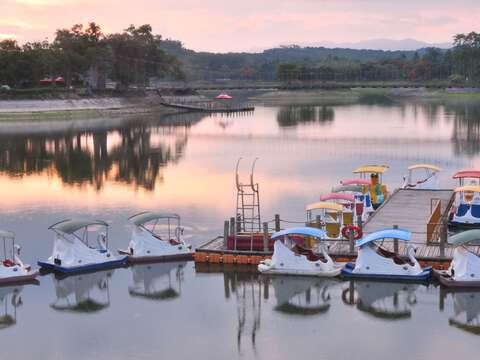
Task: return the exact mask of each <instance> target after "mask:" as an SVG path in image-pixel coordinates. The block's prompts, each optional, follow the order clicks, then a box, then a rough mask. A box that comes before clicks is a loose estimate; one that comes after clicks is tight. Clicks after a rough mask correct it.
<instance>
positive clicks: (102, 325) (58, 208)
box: [0, 100, 480, 359]
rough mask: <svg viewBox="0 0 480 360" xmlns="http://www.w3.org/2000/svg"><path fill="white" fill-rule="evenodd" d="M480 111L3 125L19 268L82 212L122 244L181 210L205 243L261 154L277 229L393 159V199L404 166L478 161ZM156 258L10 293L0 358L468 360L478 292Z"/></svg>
mask: <svg viewBox="0 0 480 360" xmlns="http://www.w3.org/2000/svg"><path fill="white" fill-rule="evenodd" d="M479 124H480V105H478V104H468V103H434V102H430V103H419V102H412V101H409V102H401V103H399V102H398V103H397V102H392V103H389V102H378V101H376V100H373V101H363V102H360V103H358V104H354V105H343V106H316V105H311V106H295V105H292V106H277V107H276V106H258V107H257V109H256V111H255V113H253V114H247V115H239V116H230V117H226V116H205V115H202V114H199V115H197V114H189V115H170V116H166V117H163V118H154V117H149V118H133V119H96V120H75V121H74V122H64V121H49V122H41V123H36V124H32V123H28V122H25V123H21V124H12V123H2V124H0V149H1V150H0V184H1V186H0V198H1V199H2V205H3V206H2V210H1V217H0V227H1V228H6V229H10V230H13V231H15V233H16V234H17V240H18V241H19V242H20V243H21V244H22V245H23V258H24V259H25V260H26V261H28V262H30V263H35V262H36V259H38V258H46V257H48V256H49V254H50V251H51V246H52V234H50V233H49V231H48V230H47V227H48V226H49V225H51V224H52V223H54V222H56V221H58V220H61V219H64V218H70V217H88V218H101V219H104V220H106V221H108V222H109V223H110V224H111V232H110V235H111V239H110V244H111V247H112V248H118V247H124V246H125V244H127V243H128V240H129V232H130V229H129V227H128V226H127V222H126V218H127V217H128V216H130V215H132V214H134V213H135V212H138V211H142V210H148V209H159V210H169V211H175V212H177V213H179V214H181V215H182V219H183V223H184V226H185V233H186V235H187V239H188V240H189V241H190V242H191V243H193V244H194V245H199V244H201V243H202V242H204V241H206V240H209V239H211V238H213V237H216V236H217V235H219V234H220V233H221V232H222V224H223V220H224V219H226V218H228V217H230V216H231V215H232V213H233V206H234V200H235V193H234V168H235V163H236V161H237V159H238V158H239V157H240V156H241V157H243V158H244V162H243V163H242V165H243V166H241V172H242V176H243V177H244V178H245V179H246V178H247V176H248V173H249V166H250V162H251V161H252V160H253V159H254V158H255V157H259V161H258V163H257V171H256V180H257V181H258V182H259V183H260V196H261V206H262V217H263V219H262V220H264V221H267V220H270V219H271V218H273V214H275V213H280V214H281V216H282V218H285V219H291V220H297V221H302V220H303V219H304V207H305V204H306V203H308V202H313V201H315V200H317V198H318V196H319V194H320V193H322V192H326V191H328V190H329V189H330V188H331V187H332V185H334V184H337V183H338V182H339V180H340V179H342V178H346V177H350V176H351V172H352V170H353V169H354V168H355V167H356V166H358V165H361V164H364V163H386V164H389V165H390V166H391V170H390V171H389V172H388V173H387V174H386V176H385V182H386V183H387V184H389V186H390V188H394V187H396V186H398V185H400V183H401V181H402V176H403V175H404V174H405V172H406V170H405V169H406V168H407V166H408V165H411V164H413V163H418V162H429V163H434V164H437V165H439V166H441V167H442V168H443V169H444V171H443V173H442V183H443V184H442V185H443V186H445V187H450V186H452V185H453V183H452V181H451V179H450V177H451V174H452V173H453V172H454V171H455V170H456V169H458V168H462V167H469V166H480V156H479V154H480V142H479V140H480V125H479ZM206 270H207V269H205V268H201V267H200V268H197V269H195V266H194V264H193V263H191V262H190V263H169V264H154V265H145V266H139V267H133V268H128V269H117V270H115V271H110V272H100V273H95V274H88V275H81V276H77V277H71V278H67V279H65V280H60V281H59V280H56V279H54V278H53V277H51V276H44V277H42V278H41V279H40V281H41V285H40V286H25V287H23V288H17V289H13V288H3V289H0V300H1V303H0V305H1V309H2V316H3V315H5V314H6V315H7V316H5V317H1V318H0V324H1V325H0V344H1V348H2V354H3V355H5V356H6V355H8V356H15V358H17V359H31V358H34V357H35V358H37V359H91V358H97V359H131V358H138V359H158V358H165V359H167V358H178V359H187V358H192V357H195V358H198V359H207V358H208V359H227V358H259V359H267V358H268V359H290V358H302V357H306V358H313V357H315V358H319V359H332V358H359V359H362V358H366V357H367V356H368V355H371V357H373V358H389V359H405V358H415V359H417V358H418V359H426V358H436V359H441V358H451V357H452V356H455V357H456V358H462V357H470V358H471V357H472V356H476V355H477V354H478V344H479V340H480V338H479V337H478V335H479V334H480V321H479V318H480V315H479V312H480V292H479V293H448V294H447V293H445V292H443V291H440V289H439V288H435V287H432V286H430V287H426V286H423V285H404V284H383V283H375V282H360V283H353V282H352V283H350V282H339V281H332V280H328V281H327V280H319V279H308V278H291V277H272V278H268V277H259V276H257V275H256V274H252V273H243V272H239V273H234V272H206Z"/></svg>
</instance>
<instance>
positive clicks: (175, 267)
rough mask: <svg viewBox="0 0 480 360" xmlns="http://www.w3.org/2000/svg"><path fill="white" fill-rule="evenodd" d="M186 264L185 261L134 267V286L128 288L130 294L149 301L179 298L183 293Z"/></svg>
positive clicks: (132, 269) (132, 268)
mask: <svg viewBox="0 0 480 360" xmlns="http://www.w3.org/2000/svg"><path fill="white" fill-rule="evenodd" d="M186 264H187V262H186V261H183V262H166V263H157V264H142V265H135V266H132V267H131V271H132V275H133V285H131V286H129V287H128V293H129V294H130V296H133V297H142V298H145V299H149V300H159V301H161V300H171V299H175V298H178V297H180V295H181V293H182V282H183V269H184V267H185V265H186Z"/></svg>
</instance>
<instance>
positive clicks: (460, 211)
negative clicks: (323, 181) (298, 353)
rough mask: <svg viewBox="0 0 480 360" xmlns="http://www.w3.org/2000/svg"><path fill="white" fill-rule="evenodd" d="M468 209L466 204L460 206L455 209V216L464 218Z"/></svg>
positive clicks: (468, 206)
mask: <svg viewBox="0 0 480 360" xmlns="http://www.w3.org/2000/svg"><path fill="white" fill-rule="evenodd" d="M469 209H470V205H468V204H460V205H459V206H458V209H457V213H456V215H457V216H465V214H466V213H467V212H468V210H469Z"/></svg>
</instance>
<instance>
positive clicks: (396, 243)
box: [393, 225, 398, 255]
mask: <svg viewBox="0 0 480 360" xmlns="http://www.w3.org/2000/svg"><path fill="white" fill-rule="evenodd" d="M393 228H394V229H398V225H393ZM393 252H394V253H395V254H397V255H398V239H393Z"/></svg>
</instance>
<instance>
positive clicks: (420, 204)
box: [195, 189, 480, 269]
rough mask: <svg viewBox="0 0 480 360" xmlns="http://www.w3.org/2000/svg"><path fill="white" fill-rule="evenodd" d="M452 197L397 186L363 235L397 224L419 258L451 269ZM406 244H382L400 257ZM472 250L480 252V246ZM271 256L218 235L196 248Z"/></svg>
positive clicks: (201, 253) (226, 256)
mask: <svg viewBox="0 0 480 360" xmlns="http://www.w3.org/2000/svg"><path fill="white" fill-rule="evenodd" d="M453 199H454V194H453V191H452V190H450V189H446V190H405V189H398V190H396V191H394V192H393V193H392V195H391V196H390V197H389V198H388V199H387V200H386V201H385V203H384V204H383V205H382V206H381V207H379V208H378V209H377V211H376V212H375V213H374V214H373V215H372V216H371V217H370V218H369V219H368V220H367V221H366V223H365V224H364V226H363V230H364V234H369V233H372V232H374V231H377V230H381V229H385V228H392V227H394V226H398V227H399V228H403V229H407V230H410V231H411V232H412V240H411V241H410V242H409V243H410V244H412V245H414V246H415V247H416V257H417V259H419V261H420V263H421V264H422V265H424V266H426V265H428V266H433V267H434V268H436V269H445V268H448V266H449V265H450V261H451V259H452V253H453V248H452V247H450V246H449V245H448V243H447V242H446V239H447V220H448V212H449V210H450V207H451V205H452V203H453ZM328 245H329V254H330V255H331V256H332V258H333V259H334V260H336V261H341V262H346V261H352V260H354V259H355V257H356V255H357V253H356V249H355V248H354V247H353V243H352V242H351V241H350V240H347V239H345V240H329V241H328ZM407 246H408V244H405V243H404V242H403V241H394V240H390V239H386V240H384V242H383V247H385V248H386V249H388V250H390V251H394V252H397V253H398V254H399V255H401V256H406V250H407ZM352 250H353V251H352ZM471 250H472V251H474V252H475V253H476V254H478V255H480V246H475V247H472V249H471ZM271 255H272V253H271V252H268V251H261V252H259V251H238V250H228V249H226V247H225V242H224V239H223V237H218V238H216V239H214V240H212V241H209V242H207V243H206V244H204V245H202V246H200V247H199V248H197V250H196V253H195V261H196V262H198V263H217V264H218V263H224V264H251V265H255V264H258V263H259V262H260V261H261V260H262V259H265V258H269V257H271Z"/></svg>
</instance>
